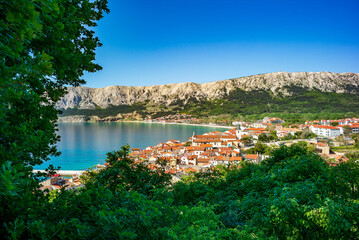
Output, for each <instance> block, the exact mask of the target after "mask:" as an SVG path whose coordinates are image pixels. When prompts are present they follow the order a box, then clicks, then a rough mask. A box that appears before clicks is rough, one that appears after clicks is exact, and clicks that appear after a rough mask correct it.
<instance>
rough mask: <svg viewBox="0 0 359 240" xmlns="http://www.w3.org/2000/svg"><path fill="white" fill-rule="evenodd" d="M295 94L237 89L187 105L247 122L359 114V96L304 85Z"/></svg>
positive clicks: (198, 112)
mask: <svg viewBox="0 0 359 240" xmlns="http://www.w3.org/2000/svg"><path fill="white" fill-rule="evenodd" d="M292 93H293V95H292V96H280V95H278V96H274V95H273V94H272V93H271V92H266V91H263V90H256V91H250V92H246V91H244V90H241V89H236V90H233V91H231V92H230V93H229V94H228V95H227V96H225V97H224V98H223V99H217V100H211V101H210V100H201V101H200V102H198V101H196V102H191V101H189V102H188V103H187V105H185V106H183V107H184V111H185V112H187V113H190V114H193V115H198V116H202V117H205V116H212V115H220V114H230V115H232V116H241V117H243V120H244V121H253V120H258V119H263V118H264V117H266V116H271V117H279V118H282V119H284V120H285V121H286V122H288V123H304V122H305V121H307V120H316V119H339V118H343V117H354V116H359V110H358V109H359V95H356V94H349V93H325V92H321V91H319V90H307V89H303V88H300V87H297V89H296V90H294V91H292Z"/></svg>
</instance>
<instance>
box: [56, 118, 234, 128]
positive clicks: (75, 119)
mask: <svg viewBox="0 0 359 240" xmlns="http://www.w3.org/2000/svg"><path fill="white" fill-rule="evenodd" d="M60 118H61V117H59V120H60ZM66 118H67V117H66ZM99 122H101V123H103V122H108V123H113V122H132V123H146V124H162V125H166V124H168V125H183V126H198V127H212V128H225V129H232V128H235V126H222V125H216V124H199V123H176V122H166V123H163V122H149V121H146V120H116V121H84V120H83V118H81V117H80V116H76V115H75V116H72V119H71V121H63V119H61V120H60V121H58V123H99Z"/></svg>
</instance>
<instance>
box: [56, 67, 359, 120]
mask: <svg viewBox="0 0 359 240" xmlns="http://www.w3.org/2000/svg"><path fill="white" fill-rule="evenodd" d="M358 102H359V74H358V73H331V72H317V73H313V72H295V73H287V72H277V73H267V74H259V75H253V76H248V77H241V78H235V79H228V80H222V81H215V82H210V83H203V84H197V83H190V82H187V83H177V84H166V85H156V86H145V87H129V86H110V87H104V88H88V87H76V88H69V89H68V94H67V95H65V97H63V98H62V100H61V101H59V102H58V103H57V105H56V106H57V108H59V109H63V110H65V111H64V115H65V116H68V115H76V114H85V115H97V116H99V115H100V117H105V116H111V115H116V114H119V113H131V112H134V111H136V112H139V113H140V114H142V115H143V116H144V115H148V114H150V115H153V114H159V113H174V112H189V113H192V114H197V115H206V114H207V115H208V114H212V115H216V114H222V113H225V114H239V113H242V114H255V113H263V112H303V113H305V112H318V111H319V112H321V111H323V110H324V111H329V112H333V111H334V112H355V113H359V103H358Z"/></svg>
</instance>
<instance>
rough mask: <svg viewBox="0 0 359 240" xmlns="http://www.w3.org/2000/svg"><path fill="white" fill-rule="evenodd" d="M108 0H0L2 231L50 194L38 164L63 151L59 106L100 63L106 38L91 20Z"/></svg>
mask: <svg viewBox="0 0 359 240" xmlns="http://www.w3.org/2000/svg"><path fill="white" fill-rule="evenodd" d="M106 4H107V1H106V0H97V1H89V0H88V1H69V0H61V1H59V0H41V1H38V0H35V1H28V0H1V1H0V9H1V13H0V53H1V58H0V136H1V137H0V167H1V169H2V171H1V173H0V174H1V175H0V177H1V184H2V185H1V188H2V192H1V194H2V197H1V198H0V202H1V216H0V217H1V220H2V223H3V224H2V226H1V228H0V236H4V231H5V230H4V227H5V226H7V227H9V228H10V227H11V226H12V227H13V228H15V229H22V228H23V226H24V224H23V221H22V220H21V219H18V218H17V216H19V215H21V214H28V215H31V214H34V213H35V212H34V211H36V210H37V209H38V208H37V206H38V205H39V204H40V202H41V199H42V198H43V196H42V193H39V192H38V191H37V187H38V181H37V177H40V176H39V175H38V174H33V173H32V168H33V166H35V165H39V164H41V163H43V161H46V160H48V159H49V156H51V155H52V156H57V155H59V152H58V151H57V149H56V142H58V141H59V137H58V136H56V134H55V130H56V129H57V124H56V120H57V114H58V111H57V110H56V109H55V107H54V106H55V103H56V102H57V101H58V100H59V99H60V98H61V96H63V95H64V93H65V88H64V87H65V86H67V85H72V86H78V85H80V84H82V83H84V80H83V79H81V76H82V75H83V73H84V72H85V71H87V72H95V71H97V70H100V69H101V67H100V66H99V65H98V64H96V63H94V60H95V49H96V48H97V47H99V46H100V45H101V44H100V42H99V39H98V38H97V37H95V36H94V31H93V30H92V28H93V27H95V26H96V25H97V21H98V20H100V19H101V18H102V16H103V14H104V12H108V9H107V6H106ZM15 218H17V220H16V221H15ZM12 234H14V235H12V238H16V233H15V232H14V233H12ZM27 238H31V236H27Z"/></svg>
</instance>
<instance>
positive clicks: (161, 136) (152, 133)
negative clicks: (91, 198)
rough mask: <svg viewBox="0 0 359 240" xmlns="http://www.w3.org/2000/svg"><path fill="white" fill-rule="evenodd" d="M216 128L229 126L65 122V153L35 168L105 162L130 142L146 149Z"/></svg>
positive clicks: (62, 133) (75, 167)
mask: <svg viewBox="0 0 359 240" xmlns="http://www.w3.org/2000/svg"><path fill="white" fill-rule="evenodd" d="M216 130H218V131H225V130H226V129H224V128H215V127H202V126H185V125H171V124H150V123H136V122H118V123H62V124H59V132H58V134H59V135H60V136H61V141H60V142H59V143H58V144H57V146H58V150H59V151H61V153H62V154H61V156H60V157H52V158H51V160H50V161H48V162H46V163H44V164H42V165H40V166H37V167H35V169H45V168H46V167H47V166H48V165H49V164H53V165H54V166H60V167H61V169H62V170H84V169H87V168H90V167H92V166H94V165H96V164H98V163H104V162H105V158H106V153H107V152H111V151H114V150H119V149H120V148H121V146H123V145H126V144H129V145H130V146H131V148H132V147H138V148H141V149H143V148H146V147H148V146H150V145H152V146H154V145H157V144H158V143H161V142H166V141H167V140H171V139H177V140H180V141H187V140H188V138H189V137H191V136H192V134H193V132H195V133H196V134H203V133H206V132H211V131H216Z"/></svg>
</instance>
